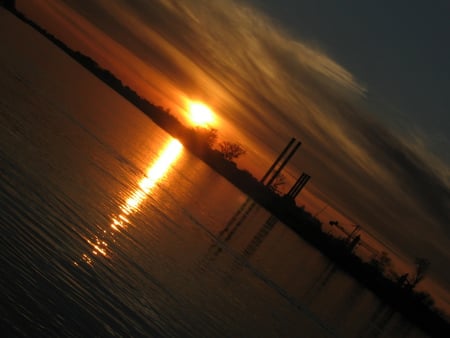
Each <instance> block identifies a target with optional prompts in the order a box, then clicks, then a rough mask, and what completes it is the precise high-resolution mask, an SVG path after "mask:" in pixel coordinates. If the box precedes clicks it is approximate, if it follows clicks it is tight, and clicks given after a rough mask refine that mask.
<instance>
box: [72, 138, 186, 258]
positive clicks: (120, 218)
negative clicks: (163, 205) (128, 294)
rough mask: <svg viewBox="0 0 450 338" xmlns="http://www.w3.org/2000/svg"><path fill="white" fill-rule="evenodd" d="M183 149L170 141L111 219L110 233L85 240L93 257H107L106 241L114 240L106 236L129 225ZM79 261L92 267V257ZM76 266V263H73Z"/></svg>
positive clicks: (86, 255)
mask: <svg viewBox="0 0 450 338" xmlns="http://www.w3.org/2000/svg"><path fill="white" fill-rule="evenodd" d="M182 149H183V146H182V144H181V143H180V142H179V141H178V140H176V139H172V140H171V141H169V142H168V144H167V145H166V146H165V147H164V149H163V150H162V151H161V153H160V155H159V157H158V158H157V160H156V162H154V163H153V164H152V165H151V166H150V167H149V168H148V170H147V172H146V174H145V176H144V178H142V180H141V181H140V182H139V183H138V186H139V187H138V188H137V189H136V190H135V191H134V192H133V193H132V194H131V196H130V197H129V198H128V199H127V200H126V201H125V203H124V204H123V205H121V206H120V211H121V212H120V214H118V215H116V216H113V217H112V218H111V224H110V231H107V230H106V229H105V230H103V233H102V234H101V235H100V236H99V235H95V236H93V238H86V242H87V243H88V244H89V245H90V246H91V248H92V249H91V254H92V255H94V256H103V257H109V256H110V255H109V248H108V241H114V238H111V237H110V238H109V240H108V238H107V237H108V236H114V234H115V233H116V232H118V231H121V230H122V229H124V228H126V227H127V226H128V224H130V220H129V216H130V215H131V214H133V213H134V212H136V211H138V210H139V206H140V205H141V204H142V202H143V201H144V200H145V198H146V197H147V196H148V195H149V194H150V192H151V190H152V189H153V188H154V186H155V185H156V184H157V183H158V181H159V180H161V179H162V178H163V177H164V175H165V174H166V172H167V171H168V170H169V168H170V167H171V165H172V164H173V163H174V162H175V161H176V160H177V159H178V157H179V156H180V154H181V151H182ZM81 260H82V261H84V262H85V263H87V264H89V265H92V264H93V257H92V256H91V255H89V254H86V253H84V254H83V255H82V256H81ZM74 264H75V265H78V263H77V262H74Z"/></svg>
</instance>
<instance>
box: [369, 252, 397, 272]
mask: <svg viewBox="0 0 450 338" xmlns="http://www.w3.org/2000/svg"><path fill="white" fill-rule="evenodd" d="M391 263H392V261H391V258H390V257H389V256H388V253H387V252H386V251H382V252H381V254H380V255H379V257H378V258H373V259H372V260H371V261H370V265H372V266H373V267H374V268H376V269H377V270H378V271H380V272H381V273H384V272H385V270H386V268H387V267H389V266H390V265H391Z"/></svg>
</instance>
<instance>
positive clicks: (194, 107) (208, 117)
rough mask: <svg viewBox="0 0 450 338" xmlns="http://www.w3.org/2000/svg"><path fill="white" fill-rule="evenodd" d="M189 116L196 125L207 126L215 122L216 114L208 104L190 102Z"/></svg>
mask: <svg viewBox="0 0 450 338" xmlns="http://www.w3.org/2000/svg"><path fill="white" fill-rule="evenodd" d="M189 118H190V120H191V122H192V123H193V124H194V125H195V126H207V125H208V124H211V123H212V122H214V114H213V112H212V110H211V108H209V107H208V106H207V105H205V104H204V103H201V102H195V101H192V102H189Z"/></svg>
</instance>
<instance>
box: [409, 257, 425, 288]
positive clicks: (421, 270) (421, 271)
mask: <svg viewBox="0 0 450 338" xmlns="http://www.w3.org/2000/svg"><path fill="white" fill-rule="evenodd" d="M414 264H415V265H416V270H415V273H414V277H413V279H412V281H411V287H412V288H414V287H415V286H416V285H417V284H419V282H420V281H421V280H422V279H423V278H424V277H425V275H426V273H427V271H428V269H429V267H430V261H429V260H428V259H426V258H420V257H416V259H415V260H414Z"/></svg>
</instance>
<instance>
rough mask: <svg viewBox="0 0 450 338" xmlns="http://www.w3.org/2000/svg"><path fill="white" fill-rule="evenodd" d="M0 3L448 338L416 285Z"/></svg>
mask: <svg viewBox="0 0 450 338" xmlns="http://www.w3.org/2000/svg"><path fill="white" fill-rule="evenodd" d="M0 3H3V6H4V7H5V8H6V9H8V10H9V11H10V12H11V13H13V14H14V15H15V16H16V17H18V18H19V19H20V20H22V21H23V22H25V23H26V24H28V25H30V26H31V27H33V28H34V29H35V30H37V31H38V32H39V33H41V34H42V35H43V36H44V37H46V38H47V39H48V40H50V41H51V42H52V43H53V44H55V45H56V46H57V47H59V48H60V49H61V50H62V51H63V52H65V53H66V54H67V55H69V56H70V57H72V58H73V59H74V60H75V61H77V62H78V63H79V64H80V65H82V66H83V67H84V68H86V69H87V70H88V71H90V72H91V73H92V74H93V75H95V76H96V77H97V78H98V79H100V80H101V81H103V82H104V83H105V84H106V85H108V86H109V87H110V88H112V89H113V90H114V91H116V92H117V93H118V94H119V95H121V96H122V97H124V98H125V99H126V100H127V101H129V102H130V103H131V104H133V105H134V106H135V107H136V108H138V109H139V110H140V111H142V112H143V113H144V114H145V115H147V116H148V117H149V118H150V119H151V120H152V121H153V122H154V123H156V124H157V125H158V126H159V127H161V128H162V129H164V130H165V131H167V132H168V133H169V134H171V135H172V136H173V137H174V138H177V139H178V140H179V141H180V142H181V143H182V144H183V145H184V146H185V147H186V148H187V149H188V150H189V151H190V152H191V153H192V154H194V155H196V156H197V157H198V158H199V159H201V160H202V161H204V162H205V163H206V164H207V165H208V166H210V167H211V168H212V169H213V170H215V171H216V172H217V173H219V174H220V175H222V176H223V177H224V178H226V179H227V180H228V181H229V182H230V183H232V184H233V185H234V186H236V187H237V188H238V189H240V190H241V191H242V192H244V193H245V194H247V195H248V196H250V197H251V198H252V199H253V200H254V201H255V202H257V203H258V204H260V205H261V206H263V207H264V208H265V209H267V210H268V211H269V212H271V213H272V214H273V215H274V216H275V217H277V218H278V220H280V221H281V222H283V223H284V224H286V225H287V226H289V227H290V228H291V229H292V230H293V231H294V232H296V233H297V234H298V235H299V236H301V237H302V238H303V239H304V240H306V241H307V242H308V243H310V244H312V245H313V246H314V247H316V248H317V249H318V250H319V251H320V252H321V253H323V254H324V255H326V256H327V257H328V258H329V259H330V260H331V261H333V262H335V263H336V264H337V265H338V266H339V267H340V268H341V269H342V270H344V271H346V272H347V273H348V274H350V275H351V276H353V277H354V278H355V279H356V280H358V281H359V282H360V283H361V284H363V285H364V286H366V287H367V288H368V289H370V290H371V291H373V292H374V293H375V294H376V295H378V296H379V297H380V298H381V300H382V301H384V302H386V303H387V304H389V305H390V306H392V307H393V308H394V309H395V310H397V311H399V312H400V313H402V314H403V315H404V316H405V317H406V318H408V319H409V320H410V321H411V322H413V323H415V324H416V325H417V326H418V327H419V328H421V329H423V330H424V331H425V332H427V333H428V334H430V335H432V336H436V337H444V336H447V337H450V324H449V322H448V321H447V319H446V316H445V314H444V313H443V312H442V311H441V310H439V309H437V308H436V307H434V305H433V304H434V301H433V299H432V298H431V297H430V295H429V294H428V293H425V292H418V291H414V290H413V288H414V286H415V284H414V285H413V286H411V285H410V284H408V283H406V284H405V283H404V281H405V279H403V280H401V279H402V277H405V276H401V277H400V278H398V279H391V278H388V277H387V276H386V275H385V274H384V270H385V269H384V267H385V266H384V265H383V264H382V262H381V261H379V260H372V261H371V262H364V261H363V260H362V259H361V258H360V257H359V256H357V255H356V254H354V253H353V248H354V246H352V245H349V242H348V241H347V240H343V239H340V238H337V237H334V236H332V235H331V234H328V233H325V232H324V231H323V230H322V229H321V226H322V223H321V222H320V221H319V220H318V219H317V218H315V217H314V216H313V215H311V213H309V212H307V211H306V210H305V209H304V208H303V207H298V206H296V204H295V201H294V200H293V199H292V198H290V197H288V196H281V195H279V194H278V193H277V192H276V191H274V189H271V187H267V186H266V185H264V184H263V183H261V182H260V181H259V180H258V179H257V178H255V177H254V176H253V175H252V174H251V173H249V172H248V171H246V170H242V169H239V168H238V167H237V166H236V164H235V163H234V162H233V161H232V160H230V159H229V158H226V157H227V156H225V155H224V153H223V152H221V151H219V150H216V149H213V148H212V146H211V138H210V137H211V133H210V131H208V130H201V129H192V128H188V127H186V126H184V125H183V124H181V122H180V121H178V119H177V118H176V117H174V116H173V115H171V114H170V112H169V111H168V110H166V109H164V108H163V107H160V106H156V105H154V104H152V103H150V102H149V101H147V100H146V99H145V98H142V97H141V96H139V95H138V93H136V92H135V91H134V90H133V89H132V88H130V87H128V86H127V85H124V84H123V83H122V82H121V80H119V79H118V78H117V77H116V76H115V75H114V74H113V73H111V72H110V71H109V70H107V69H104V68H102V67H100V66H99V65H98V64H97V62H95V61H94V60H93V59H92V58H91V57H89V56H87V55H84V54H82V53H80V52H78V51H74V50H72V49H71V48H69V47H68V46H67V45H66V44H65V43H63V42H62V41H61V40H59V39H58V38H56V37H55V36H54V35H52V34H50V33H48V32H47V31H46V30H44V29H43V28H42V27H40V26H39V25H38V24H36V23H35V22H33V21H32V20H30V19H28V18H27V17H26V16H25V15H24V14H22V13H21V12H19V11H17V10H16V9H15V6H14V1H13V0H4V1H3V2H0ZM408 285H409V286H408Z"/></svg>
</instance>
